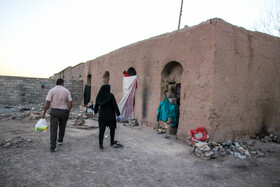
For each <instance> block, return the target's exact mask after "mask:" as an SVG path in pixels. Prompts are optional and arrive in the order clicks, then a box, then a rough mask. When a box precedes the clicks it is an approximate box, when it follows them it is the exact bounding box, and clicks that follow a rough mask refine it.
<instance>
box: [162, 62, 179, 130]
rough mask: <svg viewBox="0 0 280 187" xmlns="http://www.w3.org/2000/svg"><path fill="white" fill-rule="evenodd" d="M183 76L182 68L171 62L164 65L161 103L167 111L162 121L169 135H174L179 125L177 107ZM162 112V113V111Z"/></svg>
mask: <svg viewBox="0 0 280 187" xmlns="http://www.w3.org/2000/svg"><path fill="white" fill-rule="evenodd" d="M182 74H183V66H182V65H181V64H180V63H178V62H176V61H172V62H169V63H168V64H166V65H165V67H164V68H163V70H162V72H161V96H160V97H161V101H162V103H164V104H165V105H164V106H168V107H166V108H167V109H166V110H168V111H165V112H166V114H167V117H166V118H161V119H162V120H163V121H164V123H163V124H164V125H166V126H167V127H166V126H165V129H168V130H169V132H168V133H169V134H176V133H177V128H178V125H179V107H180V95H181V81H182ZM163 112H164V111H163Z"/></svg>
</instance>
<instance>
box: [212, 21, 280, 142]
mask: <svg viewBox="0 0 280 187" xmlns="http://www.w3.org/2000/svg"><path fill="white" fill-rule="evenodd" d="M216 41H217V49H216V58H215V67H214V75H215V78H214V87H213V90H214V103H213V104H214V105H213V108H211V111H210V114H209V119H210V126H211V134H210V136H212V138H213V139H217V140H219V139H230V138H239V137H246V136H250V135H255V134H257V133H260V131H261V129H262V127H263V126H265V128H266V129H267V130H268V131H270V132H273V133H276V134H279V133H280V127H279V126H280V117H279V115H280V110H279V105H280V101H279V96H280V90H279V88H280V80H279V79H280V38H277V37H272V36H269V35H266V34H262V33H257V32H250V31H247V30H245V29H243V28H239V27H235V26H232V25H230V24H226V23H225V22H218V23H217V24H216Z"/></svg>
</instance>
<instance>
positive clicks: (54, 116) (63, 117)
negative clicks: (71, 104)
mask: <svg viewBox="0 0 280 187" xmlns="http://www.w3.org/2000/svg"><path fill="white" fill-rule="evenodd" d="M68 118H69V112H68V110H66V109H51V111H50V124H51V127H50V144H51V147H50V148H51V150H53V149H55V148H56V140H57V129H58V128H59V133H58V141H59V142H63V138H64V134H65V128H66V123H67V120H68Z"/></svg>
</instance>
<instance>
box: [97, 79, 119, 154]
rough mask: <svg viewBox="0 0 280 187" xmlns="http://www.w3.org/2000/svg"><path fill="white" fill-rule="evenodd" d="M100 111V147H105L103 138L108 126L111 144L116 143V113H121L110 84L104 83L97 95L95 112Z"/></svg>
mask: <svg viewBox="0 0 280 187" xmlns="http://www.w3.org/2000/svg"><path fill="white" fill-rule="evenodd" d="M98 111H99V117H98V123H99V148H101V149H103V148H104V147H103V139H104V133H105V130H106V127H109V128H110V138H111V145H114V144H116V143H117V142H118V141H115V140H114V138H115V129H116V128H117V122H116V114H117V116H119V115H120V111H119V108H118V105H117V102H116V99H115V96H114V95H113V94H112V93H110V85H109V84H105V85H103V86H102V87H101V88H100V90H99V92H98V94H97V97H96V102H95V106H94V113H95V114H97V113H98Z"/></svg>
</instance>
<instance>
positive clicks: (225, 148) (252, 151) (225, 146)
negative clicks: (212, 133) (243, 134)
mask: <svg viewBox="0 0 280 187" xmlns="http://www.w3.org/2000/svg"><path fill="white" fill-rule="evenodd" d="M271 137H272V138H274V137H278V136H275V135H272V136H271ZM272 138H271V139H270V140H271V142H272V141H273V139H272ZM265 140H267V139H265ZM277 140H278V139H277ZM255 143H256V141H255V140H246V141H245V140H244V141H238V140H235V141H224V142H219V143H217V142H209V143H207V142H196V143H194V144H193V145H192V146H193V152H194V154H195V155H196V156H197V157H199V158H202V159H206V160H207V159H216V158H218V157H223V156H226V155H232V156H235V157H236V158H240V159H246V158H258V157H264V156H266V153H268V152H271V150H266V149H262V148H256V147H254V145H255Z"/></svg>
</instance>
